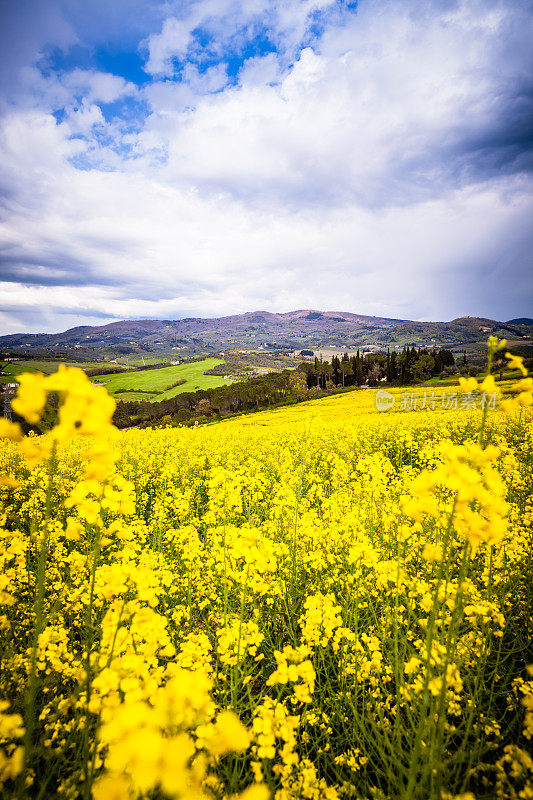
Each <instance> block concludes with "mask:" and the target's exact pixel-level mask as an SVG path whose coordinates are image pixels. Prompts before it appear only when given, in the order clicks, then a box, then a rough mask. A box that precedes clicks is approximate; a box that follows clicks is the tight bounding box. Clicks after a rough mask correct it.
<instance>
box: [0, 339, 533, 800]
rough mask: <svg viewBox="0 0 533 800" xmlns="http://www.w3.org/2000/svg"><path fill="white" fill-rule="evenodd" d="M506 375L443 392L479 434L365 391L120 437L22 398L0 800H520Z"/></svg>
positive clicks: (518, 473)
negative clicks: (494, 397) (475, 396)
mask: <svg viewBox="0 0 533 800" xmlns="http://www.w3.org/2000/svg"><path fill="white" fill-rule="evenodd" d="M501 345H502V343H501V342H497V341H494V342H492V343H490V347H491V348H492V350H490V351H489V353H492V355H494V353H496V352H497V349H498V348H499V349H500V350H502V346H501ZM508 362H509V366H510V368H511V369H514V370H515V371H516V370H518V371H519V372H520V380H519V381H518V383H517V382H516V381H511V380H504V381H494V378H493V376H492V375H488V376H487V377H486V378H485V379H484V381H483V382H480V383H479V384H478V382H477V381H475V379H467V380H465V381H462V387H461V388H462V389H463V390H465V391H467V392H479V391H483V392H492V390H493V388H494V387H495V389H496V391H497V394H498V396H499V400H498V404H497V405H496V408H495V409H487V407H486V406H485V407H484V408H477V409H476V408H473V407H471V406H470V407H465V408H464V409H460V408H457V409H456V410H450V409H445V408H442V409H435V411H430V410H429V409H424V410H420V409H418V410H416V409H413V410H412V411H402V410H400V408H399V406H400V404H399V403H397V404H396V405H395V407H394V409H393V410H392V411H391V412H387V413H385V414H384V413H380V412H379V411H377V409H376V407H375V402H374V392H373V390H366V391H354V392H350V393H345V394H342V395H338V396H336V397H328V398H324V399H321V400H320V401H316V402H311V403H304V404H299V405H296V406H291V407H287V408H282V409H276V410H273V411H269V412H264V413H260V414H256V415H249V416H244V417H241V418H235V419H231V420H227V421H225V422H222V423H219V424H216V425H209V426H204V427H196V428H158V429H157V428H154V429H146V430H140V429H139V430H137V429H132V430H128V431H124V432H122V433H119V432H118V431H116V430H115V429H114V428H113V426H112V422H111V420H112V413H113V408H114V404H113V401H112V400H110V399H109V398H108V397H107V395H106V394H105V392H104V391H103V390H101V387H94V386H92V385H91V383H90V381H89V380H88V379H87V378H86V377H85V376H84V375H83V373H81V372H79V371H77V370H72V369H71V368H64V369H61V370H59V371H58V373H57V374H56V375H52V376H48V377H45V376H39V375H33V376H24V377H23V378H21V381H20V392H19V396H18V400H15V401H14V404H13V408H14V410H15V412H16V413H17V414H19V415H21V416H22V417H23V419H24V420H26V423H23V424H22V426H21V425H19V424H17V423H9V422H8V421H5V420H4V421H0V438H1V439H2V441H1V449H0V473H1V474H2V475H3V476H4V477H3V479H2V481H1V482H0V502H1V509H0V631H1V633H2V636H1V638H0V657H1V670H0V697H2V698H4V699H3V700H2V701H1V702H0V794H1V796H2V797H6V798H14V797H17V798H19V800H20V799H21V798H24V800H26V798H28V800H29V798H31V797H43V798H44V797H46V798H53V800H78V798H80V800H81V798H83V800H90V799H91V798H93V800H173V799H174V798H175V800H193V798H194V800H231V799H232V798H233V800H308V799H309V800H322V799H323V798H325V800H348V799H351V798H354V799H355V800H397V798H399V800H448V799H449V798H454V800H459V798H462V799H463V800H466V799H467V798H468V800H476V798H479V799H480V798H482V797H494V798H495V800H507V799H508V798H509V799H510V798H515V797H516V798H519V797H520V798H524V799H525V798H527V797H531V796H532V792H533V788H532V787H533V769H532V766H533V765H532V763H531V757H530V755H529V753H530V745H531V737H532V735H533V722H532V720H533V707H532V703H531V698H532V692H531V681H530V680H526V679H524V675H525V672H524V670H525V668H526V666H527V664H531V663H532V662H533V653H532V651H531V636H530V632H531V625H532V617H531V615H532V605H531V597H532V596H533V574H532V570H531V569H529V566H530V563H531V552H532V529H533V525H532V523H533V501H532V498H533V426H532V414H531V410H530V403H529V401H528V397H530V395H531V386H530V383H529V381H530V380H531V379H530V378H529V377H528V375H527V374H524V373H525V372H527V371H526V370H525V367H524V364H523V362H522V361H521V360H520V358H519V357H516V356H509V357H508ZM474 381H475V385H474ZM524 381H525V383H524ZM528 387H529V388H528ZM392 391H393V393H394V394H395V395H399V393H400V390H398V391H397V390H395V389H393V390H392ZM50 395H52V396H56V397H57V424H56V425H55V426H54V427H53V428H52V430H51V431H50V432H49V433H47V434H45V435H36V434H35V433H31V432H30V434H27V435H23V428H24V430H25V429H26V427H27V425H32V426H35V425H37V424H38V423H39V420H40V419H41V418H42V416H43V413H44V409H45V406H46V402H47V398H48V397H50ZM52 406H53V407H55V400H54V403H52ZM502 411H503V412H504V413H502ZM46 413H48V410H47V412H46Z"/></svg>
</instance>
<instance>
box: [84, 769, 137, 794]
mask: <svg viewBox="0 0 533 800" xmlns="http://www.w3.org/2000/svg"><path fill="white" fill-rule="evenodd" d="M92 794H93V800H130V798H132V797H133V791H132V786H131V782H130V781H129V780H128V778H127V777H126V776H125V775H122V774H118V775H117V774H114V775H113V774H107V775H102V776H101V777H100V778H98V779H97V780H96V781H95V782H94V784H93V788H92Z"/></svg>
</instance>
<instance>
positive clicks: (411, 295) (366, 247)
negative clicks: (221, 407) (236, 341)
mask: <svg viewBox="0 0 533 800" xmlns="http://www.w3.org/2000/svg"><path fill="white" fill-rule="evenodd" d="M0 13H1V19H0V31H1V33H0V37H1V40H2V41H1V43H0V52H1V53H2V56H1V59H2V63H1V77H0V92H1V100H0V153H1V163H0V207H1V218H0V270H1V272H0V280H1V286H0V307H1V312H0V333H11V332H17V331H26V330H27V331H50V332H51V331H58V330H64V329H66V328H68V327H71V326H73V325H76V324H102V322H106V321H112V320H114V319H123V318H143V317H144V318H165V319H168V318H180V317H183V316H192V315H194V316H222V315H225V314H232V313H240V312H244V311H250V310H257V309H265V310H271V311H289V310H293V309H297V308H315V309H322V310H336V311H352V312H355V313H362V314H377V315H380V316H391V317H401V318H411V319H434V320H437V319H438V320H442V319H452V318H454V317H457V316H462V315H465V314H471V315H479V316H489V317H493V318H497V319H501V320H506V319H509V318H512V317H516V316H533V286H532V275H533V269H532V253H533V225H532V224H531V223H532V220H533V202H532V191H531V190H532V180H531V169H532V166H533V159H532V156H531V142H532V138H533V114H532V110H533V63H532V61H533V49H532V48H531V41H532V33H533V25H532V20H533V7H532V3H531V2H530V1H529V0H462V1H461V0H359V2H347V1H343V0H165V2H159V1H156V0H91V2H90V3H88V2H87V1H86V0H38V2H35V0H0Z"/></svg>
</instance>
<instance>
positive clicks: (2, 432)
mask: <svg viewBox="0 0 533 800" xmlns="http://www.w3.org/2000/svg"><path fill="white" fill-rule="evenodd" d="M0 439H11V441H12V442H18V441H19V440H20V439H22V428H21V427H20V425H19V424H18V422H11V421H10V420H8V419H4V417H0Z"/></svg>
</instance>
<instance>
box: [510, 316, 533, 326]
mask: <svg viewBox="0 0 533 800" xmlns="http://www.w3.org/2000/svg"><path fill="white" fill-rule="evenodd" d="M507 325H533V319H531V317H518V318H517V319H508V320H507Z"/></svg>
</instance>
